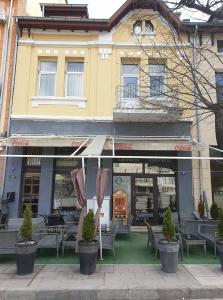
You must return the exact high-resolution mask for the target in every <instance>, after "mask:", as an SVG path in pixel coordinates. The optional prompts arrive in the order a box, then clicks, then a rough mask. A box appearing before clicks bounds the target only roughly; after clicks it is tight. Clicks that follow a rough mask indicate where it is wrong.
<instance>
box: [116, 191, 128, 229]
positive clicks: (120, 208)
mask: <svg viewBox="0 0 223 300" xmlns="http://www.w3.org/2000/svg"><path fill="white" fill-rule="evenodd" d="M113 219H114V220H115V221H118V222H122V223H123V224H127V220H128V196H127V194H126V193H125V192H124V191H123V190H122V189H118V190H116V191H115V192H114V193H113Z"/></svg>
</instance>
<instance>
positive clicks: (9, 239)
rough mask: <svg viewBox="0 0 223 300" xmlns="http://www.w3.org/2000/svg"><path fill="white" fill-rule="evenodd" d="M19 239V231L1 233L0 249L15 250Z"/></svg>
mask: <svg viewBox="0 0 223 300" xmlns="http://www.w3.org/2000/svg"><path fill="white" fill-rule="evenodd" d="M17 238H18V231H15V230H14V231H0V248H2V249H5V248H14V247H15V243H16V241H17Z"/></svg>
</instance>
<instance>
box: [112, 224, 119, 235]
mask: <svg viewBox="0 0 223 300" xmlns="http://www.w3.org/2000/svg"><path fill="white" fill-rule="evenodd" d="M111 231H112V234H113V235H114V236H116V234H117V232H118V223H112V230H111Z"/></svg>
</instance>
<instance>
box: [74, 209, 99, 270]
mask: <svg viewBox="0 0 223 300" xmlns="http://www.w3.org/2000/svg"><path fill="white" fill-rule="evenodd" d="M95 234H96V225H95V219H94V213H93V210H92V209H90V210H89V212H88V213H87V215H86V216H85V218H84V221H83V232H82V236H83V240H81V241H79V243H78V246H79V259H80V272H81V273H82V274H86V275H91V274H93V273H94V272H95V270H96V262H97V255H98V248H99V242H98V241H96V240H95Z"/></svg>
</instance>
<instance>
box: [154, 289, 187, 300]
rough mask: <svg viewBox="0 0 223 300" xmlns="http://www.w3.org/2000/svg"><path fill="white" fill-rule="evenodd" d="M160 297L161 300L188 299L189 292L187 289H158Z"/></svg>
mask: <svg viewBox="0 0 223 300" xmlns="http://www.w3.org/2000/svg"><path fill="white" fill-rule="evenodd" d="M157 292H158V296H159V298H158V299H160V300H173V299H188V298H189V291H188V289H187V288H185V289H183V288H180V289H179V288H172V289H170V288H169V289H163V288H162V289H161V288H160V289H158V290H157Z"/></svg>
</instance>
